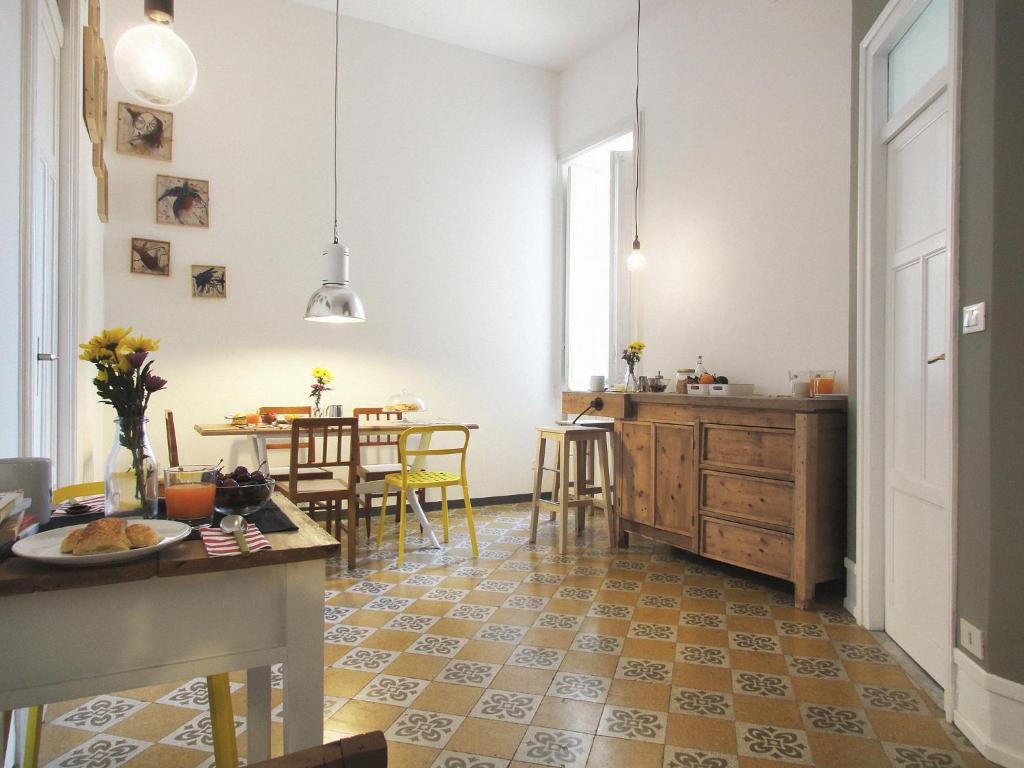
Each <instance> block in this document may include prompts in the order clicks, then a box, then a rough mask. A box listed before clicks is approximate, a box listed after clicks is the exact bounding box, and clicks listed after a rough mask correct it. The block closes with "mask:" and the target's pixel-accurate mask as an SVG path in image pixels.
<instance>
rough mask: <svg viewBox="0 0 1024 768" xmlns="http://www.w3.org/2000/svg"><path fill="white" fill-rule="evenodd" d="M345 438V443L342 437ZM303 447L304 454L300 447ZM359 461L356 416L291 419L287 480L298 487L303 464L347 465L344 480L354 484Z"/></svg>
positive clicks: (314, 465)
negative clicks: (303, 454)
mask: <svg viewBox="0 0 1024 768" xmlns="http://www.w3.org/2000/svg"><path fill="white" fill-rule="evenodd" d="M346 438H347V439H348V446H347V447H346V446H345V440H346ZM303 448H305V449H306V455H305V458H303V456H302V449H303ZM358 464H359V419H356V418H354V417H348V418H339V419H327V418H319V419H295V420H294V421H292V440H291V459H290V461H289V462H288V480H289V482H290V484H291V487H292V488H298V485H297V483H298V479H299V470H300V469H302V468H304V467H348V484H349V487H350V488H353V487H355V482H356V466H357V465H358Z"/></svg>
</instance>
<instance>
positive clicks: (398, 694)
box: [354, 674, 428, 707]
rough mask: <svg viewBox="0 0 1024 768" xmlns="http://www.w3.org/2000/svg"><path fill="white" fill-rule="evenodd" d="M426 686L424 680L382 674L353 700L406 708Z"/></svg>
mask: <svg viewBox="0 0 1024 768" xmlns="http://www.w3.org/2000/svg"><path fill="white" fill-rule="evenodd" d="M427 684H428V683H427V681H426V680H417V679H416V678H412V677H398V676H397V675H387V674H382V675H377V676H376V677H375V678H373V680H371V681H370V682H369V684H368V685H367V686H366V687H365V688H363V690H361V691H360V692H359V693H357V694H356V695H355V697H354V698H355V699H356V700H357V701H373V702H376V703H378V704H392V705H394V706H396V707H408V706H411V705H412V703H413V702H414V701H416V698H417V697H418V696H419V695H420V694H421V693H423V689H424V688H426V687H427Z"/></svg>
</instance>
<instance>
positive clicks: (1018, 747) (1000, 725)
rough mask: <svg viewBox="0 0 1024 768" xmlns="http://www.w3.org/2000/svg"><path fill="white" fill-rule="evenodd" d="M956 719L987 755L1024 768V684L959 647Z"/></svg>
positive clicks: (1011, 767)
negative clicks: (985, 665) (989, 669)
mask: <svg viewBox="0 0 1024 768" xmlns="http://www.w3.org/2000/svg"><path fill="white" fill-rule="evenodd" d="M953 663H954V664H955V665H956V702H955V704H954V707H953V722H954V723H956V725H957V727H958V728H959V729H960V730H961V731H963V732H964V735H965V736H966V737H967V738H968V739H970V740H971V743H972V744H974V746H975V747H977V749H978V751H979V752H981V754H983V755H984V756H985V757H986V758H987V759H989V760H991V761H992V762H994V763H998V764H999V765H1001V766H1004V767H1005V768H1024V728H1021V723H1024V685H1021V684H1020V683H1015V682H1013V681H1012V680H1007V679H1005V678H1002V677H999V676H998V675H993V674H991V673H990V672H986V671H985V670H984V669H982V668H981V666H980V665H979V664H978V663H977V662H976V661H975V660H974V659H972V658H971V657H970V656H968V655H967V654H966V653H964V652H963V651H961V650H960V649H959V648H957V649H955V650H954V651H953Z"/></svg>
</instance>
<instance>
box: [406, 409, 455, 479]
mask: <svg viewBox="0 0 1024 768" xmlns="http://www.w3.org/2000/svg"><path fill="white" fill-rule="evenodd" d="M445 432H455V433H458V434H461V435H462V444H461V445H459V446H456V447H454V448H419V447H416V448H408V447H407V445H408V442H409V438H410V437H419V438H421V439H422V438H423V437H433V436H434V435H437V434H441V433H445ZM468 446H469V429H468V428H467V427H464V426H462V425H461V424H435V425H431V426H427V425H424V426H422V427H409V428H408V429H407V430H405V431H404V432H402V434H400V435H399V436H398V462H399V464H401V465H402V484H403V485H404V484H405V476H406V474H408V471H409V466H410V465H411V464H412V463H413V462H415V460H416V459H417V458H418V457H420V456H459V476H460V477H462V478H465V477H466V448H467V447H468Z"/></svg>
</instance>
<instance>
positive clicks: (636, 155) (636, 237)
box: [633, 0, 640, 243]
mask: <svg viewBox="0 0 1024 768" xmlns="http://www.w3.org/2000/svg"><path fill="white" fill-rule="evenodd" d="M633 114H634V119H635V128H636V148H635V151H634V152H633V241H634V243H639V242H640V224H639V217H638V215H637V209H638V204H639V199H640V0H636V90H635V92H634V94H633Z"/></svg>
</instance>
